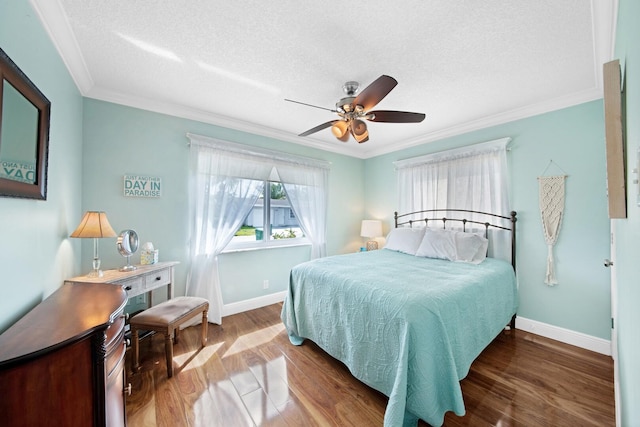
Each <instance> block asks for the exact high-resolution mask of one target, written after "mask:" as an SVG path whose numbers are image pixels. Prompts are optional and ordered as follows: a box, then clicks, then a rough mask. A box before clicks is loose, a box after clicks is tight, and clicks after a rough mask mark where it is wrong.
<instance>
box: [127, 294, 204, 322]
mask: <svg viewBox="0 0 640 427" xmlns="http://www.w3.org/2000/svg"><path fill="white" fill-rule="evenodd" d="M208 306H209V301H207V300H206V299H204V298H199V297H176V298H173V299H170V300H168V301H164V302H161V303H160V304H157V305H154V306H153V307H151V308H148V309H146V310H144V311H143V312H141V313H139V314H136V315H135V316H133V317H132V318H131V321H130V323H131V324H132V325H135V324H143V325H155V326H168V325H169V324H170V323H176V322H177V321H178V322H179V320H180V318H181V317H183V316H186V315H187V314H190V313H192V312H194V311H204V309H205V307H208Z"/></svg>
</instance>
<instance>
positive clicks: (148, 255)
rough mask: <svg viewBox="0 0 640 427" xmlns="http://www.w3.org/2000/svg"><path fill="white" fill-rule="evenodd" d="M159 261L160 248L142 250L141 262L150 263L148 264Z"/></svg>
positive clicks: (142, 263)
mask: <svg viewBox="0 0 640 427" xmlns="http://www.w3.org/2000/svg"><path fill="white" fill-rule="evenodd" d="M157 262H158V250H157V249H155V250H153V251H149V250H142V251H140V264H141V265H148V264H156V263H157Z"/></svg>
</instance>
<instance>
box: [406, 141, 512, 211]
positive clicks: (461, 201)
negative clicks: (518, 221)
mask: <svg viewBox="0 0 640 427" xmlns="http://www.w3.org/2000/svg"><path fill="white" fill-rule="evenodd" d="M510 140H511V139H510V138H503V139H499V140H495V141H490V142H485V143H481V144H475V145H472V146H468V147H462V148H457V149H453V150H447V151H442V152H439V153H434V154H429V155H426V156H421V157H416V158H413V159H407V160H400V161H397V162H394V164H395V166H396V170H397V178H398V195H399V208H400V212H404V213H407V212H414V211H420V210H425V209H468V210H474V211H482V212H493V213H500V214H503V215H508V213H509V198H508V192H507V155H506V153H507V144H508V143H509V141H510ZM469 219H473V218H469Z"/></svg>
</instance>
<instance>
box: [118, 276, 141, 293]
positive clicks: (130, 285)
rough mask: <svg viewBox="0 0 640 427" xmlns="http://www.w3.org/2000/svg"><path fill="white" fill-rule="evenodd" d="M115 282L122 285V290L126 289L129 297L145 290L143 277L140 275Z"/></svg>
mask: <svg viewBox="0 0 640 427" xmlns="http://www.w3.org/2000/svg"><path fill="white" fill-rule="evenodd" d="M117 283H118V284H119V285H122V286H123V287H124V290H125V291H127V294H128V295H129V297H131V296H135V295H139V294H141V293H143V292H144V291H145V290H144V289H145V284H144V277H142V276H138V277H132V278H131V279H126V280H119V281H118V282H117Z"/></svg>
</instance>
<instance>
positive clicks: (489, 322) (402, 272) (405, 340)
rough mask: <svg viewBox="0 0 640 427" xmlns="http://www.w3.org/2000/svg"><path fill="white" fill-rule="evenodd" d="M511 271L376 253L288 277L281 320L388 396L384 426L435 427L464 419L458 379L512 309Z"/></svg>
mask: <svg viewBox="0 0 640 427" xmlns="http://www.w3.org/2000/svg"><path fill="white" fill-rule="evenodd" d="M517 301H518V300H517V286H516V280H515V275H514V272H513V269H512V267H511V265H510V264H509V263H507V262H505V261H501V260H496V259H493V258H487V259H486V260H485V261H484V262H482V263H481V264H479V265H472V264H466V263H457V262H451V261H445V260H437V259H429V258H419V257H415V256H412V255H406V254H403V253H399V252H394V251H390V250H387V249H381V250H378V251H371V252H363V253H356V254H348V255H339V256H332V257H326V258H321V259H316V260H313V261H310V262H306V263H303V264H300V265H298V266H296V267H294V268H293V269H292V270H291V276H290V283H289V291H288V295H287V297H286V298H285V301H284V305H283V308H282V321H283V322H284V325H285V326H286V328H287V332H288V334H289V338H290V341H291V342H292V343H293V344H295V345H300V344H302V342H303V341H304V339H310V340H312V341H313V342H315V343H316V344H318V346H320V347H321V348H322V349H323V350H325V351H326V352H327V353H329V354H330V355H331V356H333V357H335V358H336V359H338V360H340V361H342V362H343V363H344V364H345V365H346V366H347V367H348V368H349V370H350V371H351V373H352V374H353V375H354V376H355V377H356V378H358V379H359V380H361V381H362V382H364V383H365V384H367V385H369V386H371V387H373V388H374V389H376V390H378V391H380V392H382V393H384V394H385V395H387V396H388V397H389V402H388V404H387V408H386V411H385V416H384V426H385V427H395V426H401V425H404V426H415V425H416V424H417V420H418V418H420V419H423V420H424V421H426V422H427V423H429V424H431V425H434V426H439V425H442V423H443V421H444V414H445V413H446V412H447V411H453V412H454V413H456V414H458V415H464V413H465V408H464V401H463V399H462V391H461V388H460V380H462V379H463V378H464V377H465V376H466V375H467V373H468V372H469V368H470V366H471V363H472V362H473V360H474V359H475V358H476V357H477V356H478V355H479V354H480V352H482V350H483V349H484V348H485V347H486V346H487V345H488V344H489V343H490V342H491V341H492V340H493V339H494V338H495V337H496V336H497V335H498V334H499V333H500V331H501V330H502V329H503V328H504V327H505V325H507V324H508V323H509V321H510V320H511V317H512V315H513V314H514V313H515V312H516V309H517Z"/></svg>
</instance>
